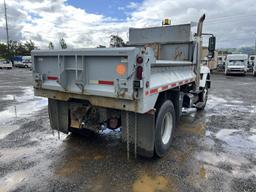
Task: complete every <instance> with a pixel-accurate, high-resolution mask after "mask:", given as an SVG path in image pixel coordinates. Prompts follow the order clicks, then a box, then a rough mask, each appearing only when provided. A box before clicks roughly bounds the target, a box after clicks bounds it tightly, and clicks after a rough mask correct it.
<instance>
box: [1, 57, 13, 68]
mask: <svg viewBox="0 0 256 192" xmlns="http://www.w3.org/2000/svg"><path fill="white" fill-rule="evenodd" d="M0 69H12V63H11V62H10V61H7V60H4V59H3V60H0Z"/></svg>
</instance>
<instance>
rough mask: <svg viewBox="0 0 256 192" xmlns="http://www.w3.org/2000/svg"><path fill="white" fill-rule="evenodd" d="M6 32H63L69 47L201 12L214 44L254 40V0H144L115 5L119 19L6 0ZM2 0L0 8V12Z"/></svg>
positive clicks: (61, 1) (51, 36) (57, 4)
mask: <svg viewBox="0 0 256 192" xmlns="http://www.w3.org/2000/svg"><path fill="white" fill-rule="evenodd" d="M6 2H7V6H8V7H7V8H8V21H9V28H10V38H11V39H13V40H21V41H26V40H29V39H31V40H33V41H35V43H36V44H37V45H38V46H40V47H41V48H46V47H47V46H48V44H49V42H50V41H52V42H54V43H55V47H58V46H56V45H57V44H58V40H59V38H62V37H64V38H65V40H66V42H67V44H68V45H69V47H74V48H80V47H96V46H98V45H107V46H108V44H109V39H110V35H112V34H118V35H120V36H121V37H123V38H124V40H127V39H128V33H127V32H128V28H129V27H145V26H158V25H160V24H161V21H162V19H163V18H171V20H172V23H173V24H179V23H190V22H191V21H197V20H198V18H199V17H200V16H201V15H202V14H203V13H206V16H207V17H206V21H205V26H204V31H207V32H211V33H214V34H215V35H216V37H217V46H218V47H240V46H251V45H253V42H254V39H255V38H256V37H255V36H256V34H255V32H256V25H254V23H255V21H254V17H255V16H256V6H255V2H254V0H244V1H241V2H238V1H232V0H215V1H212V0H208V1H207V0H193V1H191V0H183V1H178V0H144V1H143V2H142V3H135V2H130V3H129V4H128V5H127V6H126V7H116V9H117V10H122V11H124V12H125V13H126V14H127V18H126V19H124V20H120V19H119V18H112V17H108V16H106V15H101V14H94V13H88V12H87V11H86V10H84V9H80V8H76V7H74V6H72V5H69V4H68V3H67V2H66V0H8V1H6ZM2 3H3V2H2V1H1V3H0V13H3V4H2ZM4 22H5V21H4V17H0V26H2V27H0V41H5V31H4V25H5V23H4Z"/></svg>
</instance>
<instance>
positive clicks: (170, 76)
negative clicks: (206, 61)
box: [32, 15, 215, 157]
mask: <svg viewBox="0 0 256 192" xmlns="http://www.w3.org/2000/svg"><path fill="white" fill-rule="evenodd" d="M204 20H205V15H203V16H202V17H201V18H200V20H199V22H198V26H197V32H196V33H195V34H192V32H191V25H190V24H183V25H170V26H160V27H151V28H130V29H129V43H128V45H126V47H120V48H84V49H66V50H35V51H32V65H33V67H32V68H33V83H34V93H35V95H36V96H41V97H47V98H48V111H49V119H50V125H51V127H52V129H54V130H57V131H59V132H63V133H70V132H76V131H78V130H90V131H93V132H96V133H97V132H99V131H100V130H101V129H103V128H105V127H107V128H109V129H117V128H120V130H121V132H122V133H121V134H122V141H123V142H124V143H125V146H126V148H127V156H129V154H130V153H132V152H134V154H135V155H137V154H139V155H141V156H145V157H153V156H154V155H156V156H159V157H162V156H164V155H165V154H166V153H167V152H168V150H169V148H170V146H171V142H172V138H173V131H174V130H175V128H176V126H177V123H178V121H179V120H180V116H181V114H182V109H183V108H196V109H198V110H203V109H204V107H205V105H206V102H207V97H208V90H209V88H210V84H211V81H210V70H209V68H208V67H207V66H202V65H201V50H202V49H201V47H202V36H203V35H204V34H203V33H202V28H203V21H204ZM208 49H209V51H210V52H213V51H214V49H215V37H214V36H211V37H210V38H209V47H208Z"/></svg>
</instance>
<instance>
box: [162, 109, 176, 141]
mask: <svg viewBox="0 0 256 192" xmlns="http://www.w3.org/2000/svg"><path fill="white" fill-rule="evenodd" d="M172 128H173V119H172V114H171V113H170V112H167V113H166V114H165V116H164V119H163V123H162V129H161V135H162V142H163V144H167V143H168V142H169V140H170V138H171V135H172Z"/></svg>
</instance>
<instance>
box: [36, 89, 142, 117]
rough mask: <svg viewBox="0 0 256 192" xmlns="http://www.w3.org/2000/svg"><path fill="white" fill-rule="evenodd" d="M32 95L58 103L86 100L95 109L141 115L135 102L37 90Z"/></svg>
mask: <svg viewBox="0 0 256 192" xmlns="http://www.w3.org/2000/svg"><path fill="white" fill-rule="evenodd" d="M34 93H35V96H40V97H46V98H50V99H56V100H59V101H69V100H72V99H79V100H86V101H89V102H90V103H91V104H92V105H93V106H97V107H104V108H111V109H118V110H124V111H132V112H137V113H141V112H140V111H139V108H138V103H137V101H135V100H125V99H120V98H110V97H102V96H94V95H82V94H75V93H67V92H61V91H53V90H46V89H38V88H34Z"/></svg>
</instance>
